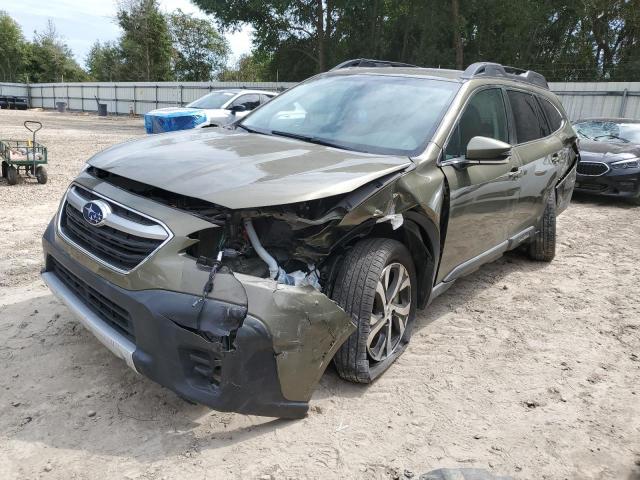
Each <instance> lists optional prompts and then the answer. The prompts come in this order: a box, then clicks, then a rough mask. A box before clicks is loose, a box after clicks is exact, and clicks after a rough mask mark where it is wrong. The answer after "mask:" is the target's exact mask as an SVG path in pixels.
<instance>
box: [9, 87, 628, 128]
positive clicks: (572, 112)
mask: <svg viewBox="0 0 640 480" xmlns="http://www.w3.org/2000/svg"><path fill="white" fill-rule="evenodd" d="M293 85H295V83H292V82H279V83H276V82H162V83H144V82H135V83H134V82H118V83H35V84H30V85H23V84H17V83H0V96H2V95H11V96H23V97H28V98H29V103H30V106H31V107H43V108H55V106H56V102H65V103H66V104H67V107H68V108H69V109H70V110H80V111H94V112H95V111H97V102H96V97H97V98H98V99H99V101H100V103H106V104H107V110H108V111H109V113H119V114H127V113H129V111H130V109H132V110H133V112H134V113H136V114H138V115H141V114H144V113H146V112H148V111H149V110H153V109H155V108H162V107H170V106H178V105H186V104H187V103H189V102H192V101H193V100H196V99H197V98H200V97H201V96H203V95H205V94H206V93H208V92H210V91H211V90H216V89H221V88H251V89H257V90H274V91H281V90H284V89H286V88H290V87H292V86H293ZM549 87H550V88H551V90H552V91H553V92H555V93H556V94H557V95H558V96H559V97H560V100H561V101H562V104H563V105H564V107H565V109H566V110H567V113H568V114H569V117H570V118H571V120H578V119H580V118H587V117H629V118H636V119H640V82H571V83H550V84H549Z"/></svg>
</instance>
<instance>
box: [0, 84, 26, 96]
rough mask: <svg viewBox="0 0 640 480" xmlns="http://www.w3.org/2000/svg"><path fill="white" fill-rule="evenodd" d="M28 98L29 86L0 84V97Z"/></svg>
mask: <svg viewBox="0 0 640 480" xmlns="http://www.w3.org/2000/svg"><path fill="white" fill-rule="evenodd" d="M2 96H11V97H28V96H29V85H25V84H24V83H0V97H2Z"/></svg>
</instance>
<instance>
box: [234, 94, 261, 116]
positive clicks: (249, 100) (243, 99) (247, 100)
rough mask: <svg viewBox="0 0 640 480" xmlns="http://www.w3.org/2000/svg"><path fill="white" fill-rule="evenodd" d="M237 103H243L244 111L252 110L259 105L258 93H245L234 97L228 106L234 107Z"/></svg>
mask: <svg viewBox="0 0 640 480" xmlns="http://www.w3.org/2000/svg"><path fill="white" fill-rule="evenodd" d="M238 105H244V107H245V111H247V112H248V111H249V110H253V109H254V108H256V107H257V106H258V105H260V95H254V94H247V95H241V96H239V97H238V98H236V99H235V100H234V101H233V103H232V104H231V105H229V107H236V106H238Z"/></svg>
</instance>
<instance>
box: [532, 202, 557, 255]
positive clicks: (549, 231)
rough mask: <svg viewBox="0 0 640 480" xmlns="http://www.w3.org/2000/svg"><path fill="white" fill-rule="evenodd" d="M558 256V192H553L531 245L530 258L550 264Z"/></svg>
mask: <svg viewBox="0 0 640 480" xmlns="http://www.w3.org/2000/svg"><path fill="white" fill-rule="evenodd" d="M555 256H556V192H555V191H552V192H551V195H549V198H548V199H547V205H546V207H545V209H544V213H543V214H542V220H541V221H540V225H538V230H537V231H536V234H535V236H534V237H533V240H532V241H531V243H530V244H529V257H531V259H533V260H537V261H539V262H550V261H551V260H553V258H554V257H555Z"/></svg>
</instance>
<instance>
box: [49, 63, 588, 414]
mask: <svg viewBox="0 0 640 480" xmlns="http://www.w3.org/2000/svg"><path fill="white" fill-rule="evenodd" d="M576 159H577V146H576V134H575V132H574V130H573V128H572V126H571V124H570V123H569V122H568V121H567V117H566V114H565V112H564V110H563V108H562V105H561V104H560V102H559V101H558V99H557V97H556V96H555V95H554V94H553V93H551V92H550V91H549V90H548V88H547V83H546V81H545V79H544V77H542V76H541V75H539V74H537V73H535V72H531V71H526V72H525V71H519V70H515V69H512V68H509V67H503V66H502V65H498V64H492V63H479V64H473V65H471V66H470V67H469V68H467V69H466V70H465V71H464V72H463V71H456V70H441V69H429V68H418V67H412V66H407V65H403V64H395V63H392V62H382V61H378V60H376V61H372V60H356V61H350V62H347V63H345V64H341V65H339V66H338V67H336V68H335V69H333V70H332V71H330V72H327V73H323V74H320V75H318V76H315V77H313V78H311V79H310V80H307V81H305V82H302V83H301V84H299V85H298V86H296V87H294V88H292V89H290V90H288V91H287V92H285V93H283V94H281V95H280V96H278V97H276V98H274V99H273V100H272V101H270V102H269V103H268V104H266V105H264V106H262V107H260V108H259V109H257V110H255V111H254V112H252V113H251V114H249V115H248V116H247V117H245V118H244V119H243V120H241V121H239V122H237V123H234V124H233V125H231V126H229V127H227V128H226V129H225V128H220V129H206V130H201V131H198V132H183V133H175V134H172V135H168V136H161V137H157V136H153V137H146V138H145V139H141V140H135V141H132V142H128V143H125V144H122V145H119V146H114V147H112V148H110V149H107V150H104V151H102V152H100V153H98V154H96V155H95V156H94V157H93V158H91V159H89V161H88V164H87V166H86V168H85V169H84V170H83V171H82V172H81V173H80V175H79V176H78V177H77V178H76V179H75V180H74V181H73V182H72V183H71V185H70V187H69V189H68V190H67V192H66V194H65V196H64V198H63V199H62V202H61V207H60V210H59V211H58V213H57V215H56V216H55V218H54V219H53V220H52V222H51V224H50V225H49V227H48V228H47V230H46V232H45V233H44V237H43V246H44V255H45V268H44V270H43V274H42V276H43V279H44V281H45V282H46V283H47V284H48V285H49V288H50V289H51V290H52V291H53V292H54V293H55V294H56V295H57V296H58V297H59V298H60V299H61V300H62V301H63V302H64V303H66V304H67V305H68V306H69V308H70V310H71V311H72V312H73V313H75V314H76V315H77V316H78V317H79V318H80V321H81V322H82V323H83V324H84V325H85V326H86V327H87V328H88V329H89V330H91V331H92V332H93V333H94V334H95V335H96V337H97V338H98V339H99V340H100V341H101V342H102V343H104V344H105V345H106V346H107V348H109V349H110V350H111V351H112V352H114V353H115V354H116V355H118V356H119V357H121V358H122V359H124V360H125V361H126V363H127V364H128V365H129V366H130V367H131V368H132V369H134V370H135V371H137V372H139V373H141V374H143V375H146V376H147V377H149V378H151V379H152V380H154V381H156V382H158V383H160V384H162V385H164V386H166V387H168V388H170V389H172V390H174V391H175V392H177V393H178V394H179V395H180V396H182V397H185V398H187V399H190V400H192V401H195V402H200V403H203V404H206V405H209V406H210V407H212V408H215V409H218V410H225V411H237V412H242V413H251V414H259V415H267V416H278V417H300V416H303V415H305V413H306V412H307V409H308V403H309V400H310V398H311V395H312V392H313V390H314V388H315V386H316V384H317V382H318V380H319V379H320V377H321V376H322V374H323V372H324V370H325V368H326V367H327V365H328V364H329V363H330V362H331V361H332V360H333V362H334V363H335V366H336V368H337V371H338V374H339V375H340V376H341V377H343V378H344V379H346V380H349V381H352V382H359V383H369V382H371V381H373V380H374V379H375V378H376V377H378V376H379V375H380V374H381V373H382V372H384V371H385V370H386V369H387V368H389V366H390V365H391V364H392V363H393V362H394V360H395V359H396V358H398V356H399V355H400V354H401V353H402V352H403V351H404V350H405V348H406V346H407V344H408V342H409V339H410V338H411V334H412V331H413V328H414V323H415V317H416V311H417V309H418V308H425V307H426V306H427V305H428V304H429V302H430V301H432V300H433V299H434V298H435V297H436V296H438V295H439V294H441V293H442V292H443V291H445V290H446V289H447V288H449V287H450V286H451V285H452V284H453V283H454V282H455V281H456V280H457V279H459V278H460V277H462V276H464V275H466V274H468V273H470V272H472V271H474V270H475V269H477V268H479V267H480V266H481V265H482V264H484V263H486V262H489V261H492V260H495V259H496V258H498V257H500V256H501V255H502V254H503V253H504V252H506V251H507V250H511V249H514V248H516V247H519V246H522V247H523V248H524V250H526V251H527V252H528V255H529V256H530V257H531V258H532V259H533V260H538V261H545V262H548V261H551V260H552V259H553V258H554V255H555V242H556V223H555V222H556V216H557V215H558V214H560V213H561V212H562V211H563V210H564V209H565V208H566V207H567V205H568V203H569V201H570V198H571V194H572V191H573V185H574V182H575V175H576V173H575V165H576ZM176 172H178V173H176ZM425 368H428V367H425Z"/></svg>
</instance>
